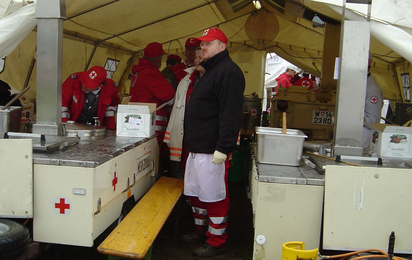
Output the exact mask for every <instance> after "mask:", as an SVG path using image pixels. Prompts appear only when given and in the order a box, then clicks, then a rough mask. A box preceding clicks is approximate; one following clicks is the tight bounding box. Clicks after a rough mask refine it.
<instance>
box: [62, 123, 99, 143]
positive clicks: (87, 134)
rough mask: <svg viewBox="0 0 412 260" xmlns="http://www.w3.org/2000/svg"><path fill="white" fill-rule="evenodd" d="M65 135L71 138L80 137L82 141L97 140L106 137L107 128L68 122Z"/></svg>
mask: <svg viewBox="0 0 412 260" xmlns="http://www.w3.org/2000/svg"><path fill="white" fill-rule="evenodd" d="M65 135H66V136H69V137H79V138H80V140H96V139H99V138H102V137H104V136H105V135H106V127H105V126H92V125H86V124H80V123H76V122H74V121H67V123H66V125H65Z"/></svg>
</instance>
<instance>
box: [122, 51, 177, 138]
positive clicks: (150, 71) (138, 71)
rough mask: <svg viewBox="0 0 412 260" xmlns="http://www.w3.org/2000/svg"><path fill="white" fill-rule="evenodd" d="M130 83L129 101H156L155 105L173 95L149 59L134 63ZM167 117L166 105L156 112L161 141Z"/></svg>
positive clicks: (172, 90)
mask: <svg viewBox="0 0 412 260" xmlns="http://www.w3.org/2000/svg"><path fill="white" fill-rule="evenodd" d="M132 72H133V76H132V79H131V85H130V96H131V98H130V102H144V103H156V107H159V106H161V105H163V104H164V103H166V102H168V101H170V100H171V99H173V98H174V96H175V90H174V88H173V86H172V84H170V82H169V81H167V80H166V78H165V77H164V76H163V75H162V73H161V72H160V70H159V69H158V68H157V67H156V66H155V65H154V64H153V63H152V62H151V61H149V60H147V59H140V61H139V64H137V65H134V66H133V69H132ZM168 119H169V114H168V110H167V109H166V107H163V108H162V109H160V110H158V111H157V112H156V133H157V137H158V142H162V141H163V137H164V132H165V131H166V127H167V122H168Z"/></svg>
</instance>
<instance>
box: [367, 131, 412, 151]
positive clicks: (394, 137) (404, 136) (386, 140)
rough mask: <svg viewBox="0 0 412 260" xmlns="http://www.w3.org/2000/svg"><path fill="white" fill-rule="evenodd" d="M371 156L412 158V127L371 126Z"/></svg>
mask: <svg viewBox="0 0 412 260" xmlns="http://www.w3.org/2000/svg"><path fill="white" fill-rule="evenodd" d="M371 125H372V127H371V131H372V137H371V142H370V151H369V153H370V154H376V155H377V156H379V157H394V158H412V143H411V138H412V127H405V126H394V125H385V124H379V123H372V124H371Z"/></svg>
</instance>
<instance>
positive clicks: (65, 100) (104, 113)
mask: <svg viewBox="0 0 412 260" xmlns="http://www.w3.org/2000/svg"><path fill="white" fill-rule="evenodd" d="M83 73H85V72H77V73H74V74H72V75H70V76H69V77H68V78H67V79H66V80H65V81H64V82H63V86H62V122H63V123H64V122H67V120H73V121H76V120H77V119H78V118H79V116H80V114H81V112H82V109H83V105H84V96H85V93H84V92H83V90H82V83H81V82H80V80H79V78H80V75H81V74H83ZM119 100H120V98H119V91H118V89H117V87H116V83H115V82H114V81H113V80H111V79H109V78H107V79H106V81H105V82H104V84H103V87H102V89H101V90H100V94H99V101H98V103H97V115H96V116H98V117H99V120H100V123H101V124H102V125H104V126H106V128H107V129H116V120H115V113H116V110H117V105H118V104H119Z"/></svg>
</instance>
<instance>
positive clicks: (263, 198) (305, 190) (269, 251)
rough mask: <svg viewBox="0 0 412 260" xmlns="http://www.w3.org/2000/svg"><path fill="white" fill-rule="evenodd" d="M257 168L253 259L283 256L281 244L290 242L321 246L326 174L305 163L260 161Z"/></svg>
mask: <svg viewBox="0 0 412 260" xmlns="http://www.w3.org/2000/svg"><path fill="white" fill-rule="evenodd" d="M255 171H258V173H257V175H256V176H257V177H256V178H257V180H256V181H252V191H253V192H252V194H253V195H252V202H253V210H254V213H255V218H254V225H255V235H254V238H255V240H254V253H253V259H254V260H261V259H281V256H282V245H283V243H285V242H289V241H302V242H304V243H305V248H306V249H314V248H319V241H320V240H319V239H320V233H321V220H322V206H323V190H324V186H323V183H324V182H323V175H320V174H318V173H317V172H316V171H315V170H313V169H311V168H309V167H307V166H306V165H304V164H303V165H301V166H299V167H294V166H278V165H265V164H257V168H256V170H255ZM252 172H253V169H252ZM252 175H253V173H252Z"/></svg>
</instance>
